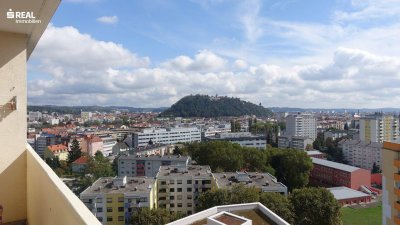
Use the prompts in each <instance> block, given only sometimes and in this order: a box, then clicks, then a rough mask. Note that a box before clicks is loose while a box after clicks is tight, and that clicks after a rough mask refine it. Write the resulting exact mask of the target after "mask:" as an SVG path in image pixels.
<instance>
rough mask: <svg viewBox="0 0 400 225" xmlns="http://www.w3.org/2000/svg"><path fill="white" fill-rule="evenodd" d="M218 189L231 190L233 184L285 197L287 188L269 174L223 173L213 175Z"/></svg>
mask: <svg viewBox="0 0 400 225" xmlns="http://www.w3.org/2000/svg"><path fill="white" fill-rule="evenodd" d="M213 174H214V177H215V179H216V181H217V187H218V188H231V187H232V186H233V185H235V184H243V185H245V186H246V187H257V188H260V189H261V191H262V192H275V193H280V194H282V195H285V196H286V195H287V187H286V186H285V185H284V184H282V183H281V182H278V181H277V180H276V178H275V177H274V176H272V175H271V174H269V173H258V172H224V173H213Z"/></svg>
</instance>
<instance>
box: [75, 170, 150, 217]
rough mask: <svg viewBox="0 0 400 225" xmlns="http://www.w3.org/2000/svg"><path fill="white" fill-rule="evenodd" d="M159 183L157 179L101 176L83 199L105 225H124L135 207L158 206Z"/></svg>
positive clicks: (136, 208)
mask: <svg viewBox="0 0 400 225" xmlns="http://www.w3.org/2000/svg"><path fill="white" fill-rule="evenodd" d="M156 185H157V182H156V181H155V179H154V178H146V177H141V178H138V177H135V178H132V177H126V176H125V177H102V178H99V179H98V180H97V181H95V182H94V183H93V184H92V186H90V187H88V188H87V189H86V190H84V191H83V192H82V193H81V194H80V199H81V200H82V202H83V203H84V204H85V205H86V207H88V209H89V210H90V211H91V212H92V213H93V214H94V215H95V216H96V218H97V219H98V220H99V221H100V222H101V223H102V224H103V225H125V224H129V220H130V218H131V214H132V212H134V211H135V210H139V208H142V207H146V208H150V209H152V208H156V207H157V197H156V196H157V192H156V191H157V186H156Z"/></svg>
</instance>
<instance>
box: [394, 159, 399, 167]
mask: <svg viewBox="0 0 400 225" xmlns="http://www.w3.org/2000/svg"><path fill="white" fill-rule="evenodd" d="M393 165H394V166H395V167H397V168H400V160H398V159H395V160H394V162H393Z"/></svg>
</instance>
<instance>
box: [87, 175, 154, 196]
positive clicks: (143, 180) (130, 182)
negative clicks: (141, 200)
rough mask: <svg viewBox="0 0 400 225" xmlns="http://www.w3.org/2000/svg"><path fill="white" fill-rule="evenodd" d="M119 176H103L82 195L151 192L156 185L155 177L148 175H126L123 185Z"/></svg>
mask: <svg viewBox="0 0 400 225" xmlns="http://www.w3.org/2000/svg"><path fill="white" fill-rule="evenodd" d="M122 179H124V178H121V177H120V178H118V177H102V178H99V179H98V180H96V181H95V182H94V183H93V184H92V186H90V187H88V188H87V189H86V190H85V191H83V192H82V193H81V195H88V194H118V193H119V194H122V193H149V192H150V191H151V188H152V187H153V186H154V183H155V179H154V178H147V177H140V178H139V177H126V183H125V185H123V183H122V182H123V181H122Z"/></svg>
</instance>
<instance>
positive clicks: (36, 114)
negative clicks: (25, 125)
mask: <svg viewBox="0 0 400 225" xmlns="http://www.w3.org/2000/svg"><path fill="white" fill-rule="evenodd" d="M39 119H42V113H41V112H29V114H28V120H29V122H34V121H39Z"/></svg>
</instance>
